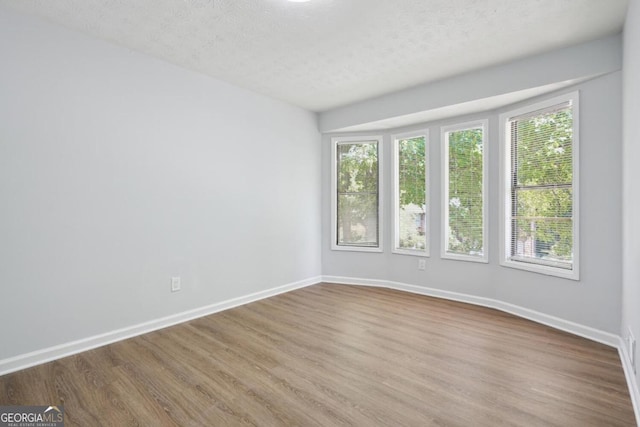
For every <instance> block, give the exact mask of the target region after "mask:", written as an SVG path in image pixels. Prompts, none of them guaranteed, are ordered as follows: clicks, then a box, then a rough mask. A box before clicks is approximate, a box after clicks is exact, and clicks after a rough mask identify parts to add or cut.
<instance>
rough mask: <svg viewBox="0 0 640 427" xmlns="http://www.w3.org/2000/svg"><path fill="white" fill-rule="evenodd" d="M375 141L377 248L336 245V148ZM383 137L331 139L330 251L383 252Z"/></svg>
mask: <svg viewBox="0 0 640 427" xmlns="http://www.w3.org/2000/svg"><path fill="white" fill-rule="evenodd" d="M368 141H376V142H377V144H378V246H357V245H344V246H343V245H338V200H337V194H338V183H337V179H338V176H337V157H336V156H337V147H338V144H340V143H354V142H356V143H357V142H368ZM383 149H384V143H383V137H382V135H362V136H335V137H332V138H331V250H334V251H350V252H383V251H384V244H383V236H384V232H383V231H384V218H383V217H384V215H383V206H384V203H383V201H384V197H383V188H382V183H383V182H384V181H383V177H382V171H383V165H384V163H383Z"/></svg>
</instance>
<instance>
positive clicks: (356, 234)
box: [338, 194, 378, 246]
mask: <svg viewBox="0 0 640 427" xmlns="http://www.w3.org/2000/svg"><path fill="white" fill-rule="evenodd" d="M338 244H339V245H357V246H378V195H377V194H341V195H338Z"/></svg>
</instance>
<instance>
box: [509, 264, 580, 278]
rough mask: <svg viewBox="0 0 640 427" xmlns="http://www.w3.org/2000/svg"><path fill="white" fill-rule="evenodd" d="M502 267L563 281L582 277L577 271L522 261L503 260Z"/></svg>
mask: <svg viewBox="0 0 640 427" xmlns="http://www.w3.org/2000/svg"><path fill="white" fill-rule="evenodd" d="M500 265H502V266H503V267H508V268H515V269H517V270H525V271H530V272H532V273H538V274H545V275H547V276H555V277H559V278H562V279H569V280H576V281H577V280H580V275H579V274H578V271H577V269H576V268H575V265H574V269H573V270H567V269H564V268H558V267H551V266H547V265H540V264H533V263H528V262H522V261H511V260H503V261H502V262H501V263H500Z"/></svg>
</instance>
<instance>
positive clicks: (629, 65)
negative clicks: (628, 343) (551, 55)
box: [621, 0, 640, 393]
mask: <svg viewBox="0 0 640 427" xmlns="http://www.w3.org/2000/svg"><path fill="white" fill-rule="evenodd" d="M623 93H624V97H623V100H624V117H623V123H624V130H623V138H624V143H623V171H624V172H623V173H624V192H623V200H624V203H623V216H624V221H623V236H624V240H623V244H624V247H623V254H624V258H623V260H622V262H623V293H622V295H623V317H622V334H621V335H622V336H623V337H626V336H627V333H628V332H627V331H628V330H629V328H630V329H631V330H632V332H633V335H634V336H635V338H636V340H639V339H640V167H639V164H640V137H639V136H638V129H637V128H636V126H637V125H638V122H639V121H640V2H639V1H638V0H631V2H630V3H629V11H628V12H627V21H626V23H625V26H624V79H623ZM639 346H640V344H637V343H636V359H637V358H638V354H637V352H639V351H640V347H639ZM636 380H637V383H638V384H640V365H639V364H638V361H637V360H636ZM636 393H637V391H636Z"/></svg>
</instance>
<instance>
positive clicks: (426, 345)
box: [0, 284, 635, 427]
mask: <svg viewBox="0 0 640 427" xmlns="http://www.w3.org/2000/svg"><path fill="white" fill-rule="evenodd" d="M25 404H39V405H49V404H64V407H65V412H66V425H67V426H76V425H78V426H98V425H108V426H126V425H141V426H151V425H154V426H155V425H162V426H164V425H166V426H171V425H180V426H224V425H259V426H294V425H300V426H334V425H358V426H430V425H433V426H499V425H518V426H563V427H565V426H581V427H582V426H633V425H635V422H634V415H633V409H632V405H631V401H630V398H629V393H628V390H627V386H626V383H625V379H624V374H623V371H622V367H621V365H620V360H619V358H618V354H617V351H616V350H614V349H613V348H610V347H607V346H604V345H601V344H598V343H595V342H592V341H589V340H586V339H582V338H579V337H576V336H573V335H570V334H566V333H563V332H559V331H556V330H554V329H551V328H548V327H545V326H542V325H539V324H536V323H533V322H530V321H527V320H524V319H520V318H517V317H515V316H511V315H509V314H505V313H502V312H499V311H495V310H491V309H485V308H480V307H475V306H471V305H466V304H461V303H455V302H451V301H446V300H438V299H434V298H428V297H423V296H418V295H413V294H408V293H403V292H398V291H392V290H386V289H375V288H367V287H352V286H344V285H329V284H321V285H316V286H312V287H309V288H305V289H300V290H297V291H294V292H290V293H287V294H283V295H279V296H276V297H273V298H270V299H267V300H263V301H260V302H256V303H252V304H249V305H246V306H243V307H240V308H236V309H233V310H229V311H225V312H222V313H218V314H214V315H212V316H208V317H204V318H201V319H198V320H195V321H192V322H189V323H184V324H181V325H178V326H174V327H171V328H167V329H164V330H161V331H157V332H153V333H150V334H146V335H143V336H140V337H136V338H132V339H129V340H126V341H123V342H119V343H116V344H112V345H109V346H105V347H102V348H99V349H96V350H92V351H88V352H85V353H82V354H79V355H76V356H71V357H68V358H65V359H62V360H58V361H55V362H51V363H48V364H45V365H41V366H38V367H35V368H31V369H27V370H24V371H21V372H17V373H14V374H10V375H5V376H3V377H0V405H25Z"/></svg>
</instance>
